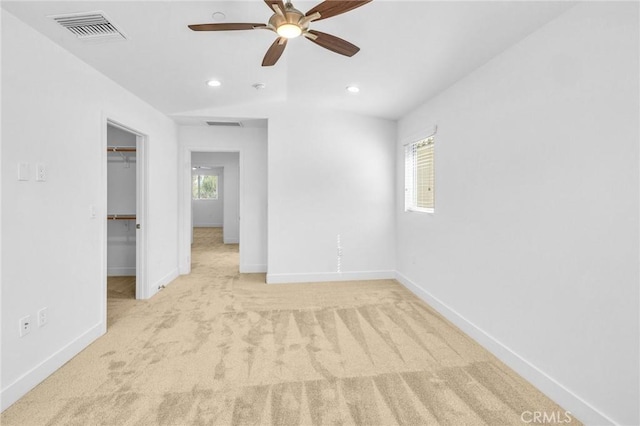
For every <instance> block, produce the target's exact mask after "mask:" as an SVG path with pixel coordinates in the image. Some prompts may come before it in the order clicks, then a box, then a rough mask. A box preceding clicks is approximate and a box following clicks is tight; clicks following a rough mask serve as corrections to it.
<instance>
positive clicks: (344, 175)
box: [267, 105, 396, 283]
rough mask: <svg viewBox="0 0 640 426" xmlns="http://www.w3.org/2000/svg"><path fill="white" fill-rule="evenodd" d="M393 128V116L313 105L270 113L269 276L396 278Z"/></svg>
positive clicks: (287, 278) (275, 278) (271, 279)
mask: <svg viewBox="0 0 640 426" xmlns="http://www.w3.org/2000/svg"><path fill="white" fill-rule="evenodd" d="M395 132H396V126H395V123H394V122H392V121H388V120H383V119H377V118H371V117H365V116H361V115H356V114H350V113H342V112H337V111H331V110H325V109H320V108H313V107H309V106H302V105H291V106H284V107H281V109H280V110H279V111H277V112H274V113H273V115H272V116H271V117H270V119H269V267H268V271H269V272H268V275H267V282H269V283H278V282H296V281H300V282H308V281H331V280H345V279H374V278H389V277H393V276H394V273H393V271H394V270H395V235H394V199H393V194H394V181H395V178H394V170H395V165H394V160H393V159H394V141H395ZM338 235H340V236H341V245H342V258H341V265H340V272H339V271H338V256H337V253H338V247H337V236H338Z"/></svg>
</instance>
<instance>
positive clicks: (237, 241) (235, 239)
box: [222, 238, 240, 244]
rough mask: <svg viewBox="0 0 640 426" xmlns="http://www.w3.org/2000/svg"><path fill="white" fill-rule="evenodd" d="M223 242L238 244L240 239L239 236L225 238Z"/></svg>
mask: <svg viewBox="0 0 640 426" xmlns="http://www.w3.org/2000/svg"><path fill="white" fill-rule="evenodd" d="M222 242H223V243H225V244H238V243H240V241H239V240H238V239H237V238H223V241H222Z"/></svg>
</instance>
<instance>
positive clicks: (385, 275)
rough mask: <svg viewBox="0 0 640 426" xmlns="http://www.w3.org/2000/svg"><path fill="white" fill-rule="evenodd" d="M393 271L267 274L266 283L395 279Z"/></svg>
mask: <svg viewBox="0 0 640 426" xmlns="http://www.w3.org/2000/svg"><path fill="white" fill-rule="evenodd" d="M395 277H396V276H395V271H360V272H318V273H311V274H267V284H287V283H317V282H327V281H361V280H388V279H395Z"/></svg>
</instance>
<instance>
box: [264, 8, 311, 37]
mask: <svg viewBox="0 0 640 426" xmlns="http://www.w3.org/2000/svg"><path fill="white" fill-rule="evenodd" d="M282 12H283V14H284V15H281V14H279V13H274V14H273V15H272V16H271V18H270V19H269V26H271V27H273V28H274V29H277V28H278V27H280V26H281V25H284V24H291V25H295V26H297V27H298V28H300V30H302V32H305V31H306V30H308V29H309V21H307V20H302V18H304V13H302V12H300V11H299V10H298V9H296V8H294V7H293V6H292V5H291V3H287V4H286V6H285V10H283V11H282ZM301 20H302V22H300V21H301Z"/></svg>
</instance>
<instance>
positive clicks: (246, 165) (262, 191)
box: [178, 126, 267, 274]
mask: <svg viewBox="0 0 640 426" xmlns="http://www.w3.org/2000/svg"><path fill="white" fill-rule="evenodd" d="M178 139H179V144H180V158H179V161H178V163H179V166H180V174H181V179H180V202H179V208H180V273H182V274H186V273H188V272H189V271H190V262H191V261H190V255H191V245H190V235H191V230H192V227H191V212H190V211H189V210H190V206H191V187H190V185H191V153H192V152H220V153H223V152H227V153H232V152H237V153H239V156H240V160H239V161H240V163H239V164H240V174H239V176H240V188H239V194H240V200H239V203H238V205H239V211H240V215H239V216H240V218H241V220H240V225H239V237H240V241H239V242H240V272H265V271H266V269H267V131H266V129H264V128H216V127H209V126H179V128H178ZM230 167H231V166H230ZM225 169H226V168H225ZM233 181H234V178H233V173H232V174H231V175H230V176H227V174H226V171H225V193H226V196H227V198H226V202H225V212H224V217H225V230H224V232H225V238H226V235H227V234H226V233H227V232H231V233H232V234H233V233H234V232H237V231H234V229H233V226H232V225H231V223H230V224H229V226H228V228H229V229H226V228H227V224H226V220H227V219H230V220H231V219H233V218H234V217H238V214H237V213H234V212H233V211H232V210H229V211H227V209H228V208H229V209H233V202H231V203H230V202H229V199H228V197H229V194H231V193H234V192H238V191H236V190H235V189H234V188H233V187H232V186H233ZM230 185H231V186H230ZM227 204H228V205H229V206H227ZM227 242H231V241H227Z"/></svg>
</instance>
